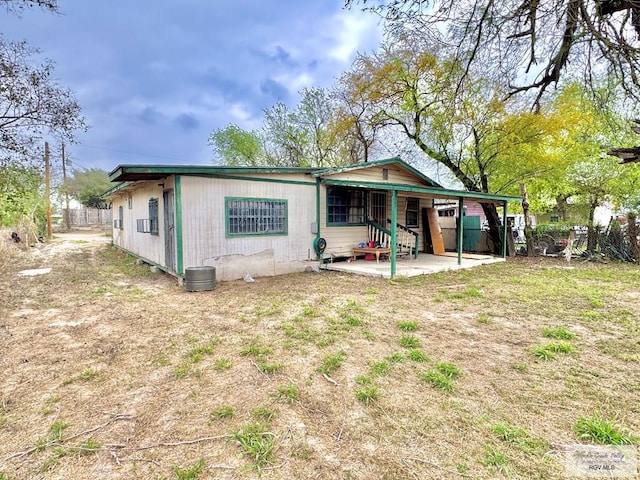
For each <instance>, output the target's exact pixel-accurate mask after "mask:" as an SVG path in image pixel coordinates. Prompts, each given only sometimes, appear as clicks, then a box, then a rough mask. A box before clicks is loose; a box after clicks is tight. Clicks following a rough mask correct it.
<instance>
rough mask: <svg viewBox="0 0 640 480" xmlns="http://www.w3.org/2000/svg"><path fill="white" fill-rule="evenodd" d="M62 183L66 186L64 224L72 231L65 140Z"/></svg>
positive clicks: (68, 230)
mask: <svg viewBox="0 0 640 480" xmlns="http://www.w3.org/2000/svg"><path fill="white" fill-rule="evenodd" d="M62 185H63V187H64V203H65V210H64V224H65V225H66V226H67V232H70V231H71V213H70V212H69V191H68V190H67V158H66V156H65V154H64V142H62Z"/></svg>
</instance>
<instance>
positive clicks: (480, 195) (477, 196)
mask: <svg viewBox="0 0 640 480" xmlns="http://www.w3.org/2000/svg"><path fill="white" fill-rule="evenodd" d="M322 183H323V184H325V185H335V186H342V187H352V188H365V189H371V190H397V191H398V192H417V193H426V194H430V195H434V196H437V197H441V198H448V197H451V198H469V199H473V200H478V201H494V202H495V201H498V202H515V201H518V202H520V201H522V198H520V197H513V196H510V195H494V194H492V193H484V192H470V191H468V190H449V189H446V188H442V187H416V186H413V185H406V184H403V183H395V184H394V183H378V182H361V181H358V180H333V179H330V178H325V179H322Z"/></svg>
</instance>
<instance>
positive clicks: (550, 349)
mask: <svg viewBox="0 0 640 480" xmlns="http://www.w3.org/2000/svg"><path fill="white" fill-rule="evenodd" d="M573 351H574V348H573V346H572V345H571V344H570V343H567V342H550V343H546V344H543V345H534V346H533V347H532V349H531V352H532V353H533V354H534V355H535V356H536V357H538V358H539V359H541V360H553V359H554V358H556V353H563V354H568V353H573Z"/></svg>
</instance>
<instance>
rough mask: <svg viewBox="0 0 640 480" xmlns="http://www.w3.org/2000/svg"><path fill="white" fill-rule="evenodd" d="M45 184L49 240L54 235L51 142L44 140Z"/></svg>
mask: <svg viewBox="0 0 640 480" xmlns="http://www.w3.org/2000/svg"><path fill="white" fill-rule="evenodd" d="M44 184H45V195H46V196H47V240H51V238H52V237H53V228H52V227H51V171H50V166H49V142H44Z"/></svg>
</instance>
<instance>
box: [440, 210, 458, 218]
mask: <svg viewBox="0 0 640 480" xmlns="http://www.w3.org/2000/svg"><path fill="white" fill-rule="evenodd" d="M438 216H439V217H455V216H456V209H455V208H447V209H446V210H438Z"/></svg>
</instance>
